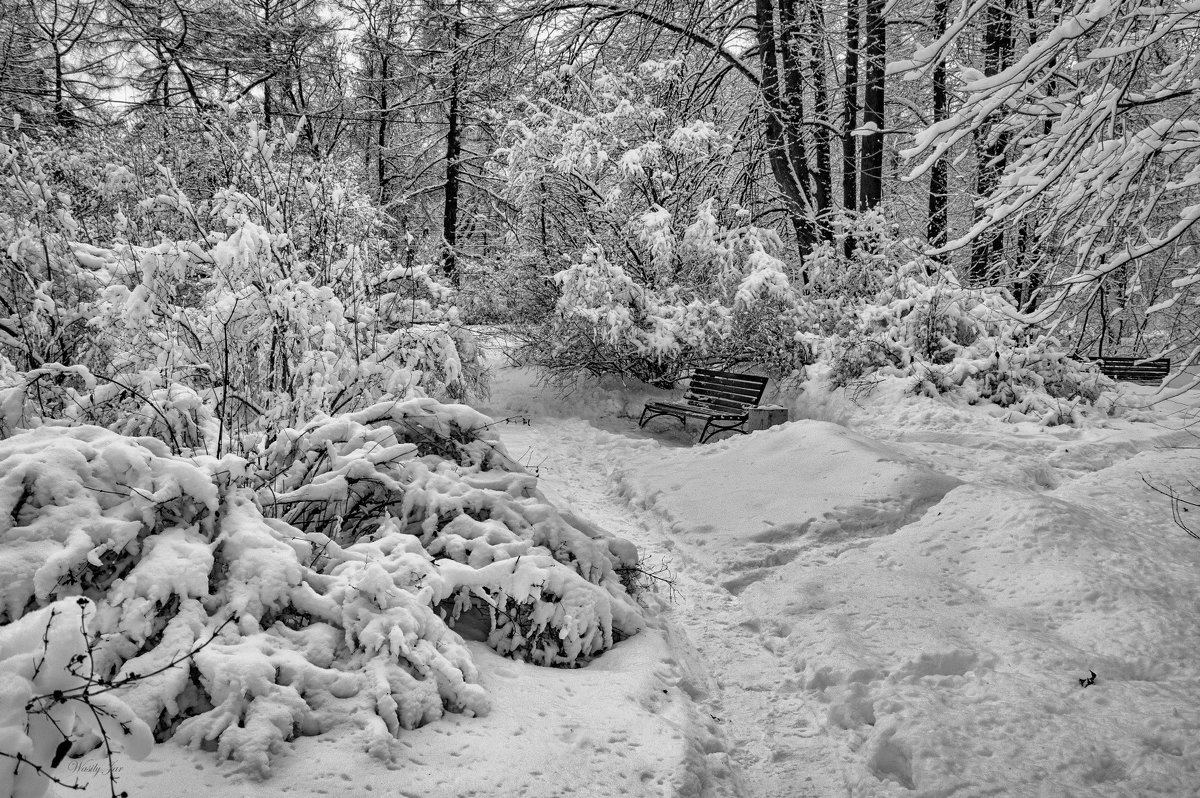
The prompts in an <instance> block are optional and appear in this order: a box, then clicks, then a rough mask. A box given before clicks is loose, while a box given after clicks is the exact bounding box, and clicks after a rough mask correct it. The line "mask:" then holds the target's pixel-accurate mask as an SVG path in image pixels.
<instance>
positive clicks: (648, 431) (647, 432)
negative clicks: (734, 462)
mask: <svg viewBox="0 0 1200 798" xmlns="http://www.w3.org/2000/svg"><path fill="white" fill-rule="evenodd" d="M588 423H589V424H591V425H592V426H593V427H595V428H596V429H601V430H604V431H605V432H608V433H610V434H612V435H619V436H621V437H623V438H629V439H630V440H648V441H655V442H656V443H659V444H661V445H663V446H666V447H669V448H672V449H687V448H689V447H691V446H694V445H695V444H696V438H698V437H699V436H700V429H699V428H698V427H697V428H695V429H692V428H689V429H688V430H686V431H685V430H684V429H683V427H682V426H681V425H680V423H679V422H678V421H676V420H675V419H671V418H663V419H657V418H656V419H652V420H651V421H649V422H647V424H646V426H644V427H638V423H637V419H636V418H632V417H626V416H604V417H602V418H591V419H588Z"/></svg>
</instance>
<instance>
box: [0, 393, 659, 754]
mask: <svg viewBox="0 0 1200 798" xmlns="http://www.w3.org/2000/svg"><path fill="white" fill-rule="evenodd" d="M0 551H2V552H3V556H2V557H0V639H2V640H6V639H7V637H4V636H5V635H9V634H10V632H9V631H8V630H10V629H16V628H20V629H26V626H28V625H29V624H30V623H32V624H33V625H34V626H36V627H38V629H37V638H36V639H37V640H41V637H40V635H41V632H40V629H41V627H44V626H45V623H44V622H43V620H44V619H43V620H39V619H38V618H39V617H40V616H37V615H36V614H37V613H38V612H44V608H47V607H53V606H59V605H60V604H61V603H62V602H64V601H67V602H68V603H70V602H72V601H74V599H73V598H72V597H81V598H82V599H85V600H86V601H87V602H90V603H89V604H88V605H87V606H88V607H89V609H88V613H89V614H88V616H87V618H86V619H84V623H85V626H86V629H87V634H88V635H89V636H91V637H92V639H93V640H94V641H95V642H94V644H93V645H92V646H91V648H90V652H89V662H90V663H91V667H92V668H93V674H94V676H93V678H94V679H96V680H98V681H101V682H115V683H116V684H117V685H119V689H115V690H113V691H112V695H113V696H114V697H116V698H119V699H120V700H121V701H122V702H124V704H125V705H127V706H128V707H129V708H130V710H131V712H132V713H133V715H134V716H136V717H137V718H138V719H140V722H141V723H144V724H145V725H146V727H148V728H149V729H151V730H153V732H154V736H155V738H156V739H159V740H162V739H167V738H173V739H175V740H177V741H180V742H185V743H189V744H192V745H197V746H199V745H210V744H211V745H215V747H216V750H217V752H218V754H219V755H220V756H222V757H231V758H234V759H236V760H239V761H240V762H241V763H243V765H244V767H245V768H246V769H247V771H248V772H251V773H258V774H264V773H266V772H267V769H268V766H269V761H270V758H271V756H272V755H275V754H278V753H279V752H280V750H281V746H282V744H283V743H284V742H285V741H287V740H290V739H292V738H293V737H295V736H297V735H305V734H317V733H320V732H322V731H324V730H326V729H328V728H330V726H331V725H333V724H334V723H336V722H340V721H341V720H343V719H349V722H350V723H351V724H352V725H353V726H354V727H357V729H358V730H359V732H358V733H359V734H360V735H361V741H362V745H363V747H364V748H365V749H367V750H370V751H372V752H374V753H375V754H377V755H380V756H388V755H389V753H390V751H391V742H390V741H391V740H393V739H394V738H395V736H396V735H397V734H398V733H399V732H400V730H402V729H406V728H412V727H414V726H417V725H420V724H422V723H426V722H428V721H430V720H433V719H436V718H438V717H441V716H442V714H443V713H444V712H461V713H466V714H474V715H477V714H483V713H485V712H487V711H488V706H489V700H488V697H487V695H486V694H485V692H484V691H483V689H482V688H481V687H480V686H479V684H478V680H477V673H476V670H475V666H474V664H473V662H472V659H471V656H470V652H469V650H468V648H467V647H466V646H465V645H464V642H463V640H462V638H461V637H460V636H459V635H458V634H457V633H455V632H454V631H453V626H454V625H455V623H456V622H457V621H459V620H460V619H462V618H463V617H464V615H467V614H469V615H472V616H474V617H476V618H483V619H485V620H486V622H487V626H486V628H487V629H488V635H487V639H488V642H489V643H490V644H491V645H492V646H493V647H494V648H496V649H497V650H498V651H500V652H502V653H505V654H509V655H512V656H517V657H522V658H525V659H528V660H530V661H533V662H536V663H540V664H546V665H559V666H568V667H570V666H577V665H580V664H582V663H584V662H586V661H587V660H588V659H590V658H591V657H594V656H596V655H597V654H599V653H601V652H602V651H604V650H605V649H607V648H609V647H611V646H612V645H613V644H614V643H615V642H616V641H618V640H619V639H621V638H622V637H624V636H626V635H629V634H632V633H634V632H636V631H637V630H638V629H640V628H641V626H642V619H641V616H640V613H639V610H638V608H637V606H636V604H635V603H634V601H633V600H632V599H631V598H630V597H629V596H628V595H627V594H626V592H625V590H624V588H623V587H622V584H621V580H620V578H619V576H618V575H617V569H619V568H627V567H630V566H632V565H635V564H636V562H637V552H636V550H635V549H634V547H633V546H632V545H631V544H629V543H627V542H624V541H621V540H618V539H616V538H612V537H611V536H609V535H607V534H606V533H604V532H602V531H600V530H598V529H595V528H593V527H590V526H587V525H583V524H581V523H579V522H578V521H576V520H574V519H573V518H571V517H569V516H564V515H563V514H561V513H559V512H558V511H557V510H555V509H554V508H553V507H552V506H551V505H550V504H549V503H548V502H547V501H546V500H545V499H544V497H543V496H542V495H541V494H540V493H539V491H538V490H537V485H536V478H534V477H532V476H530V475H529V474H526V473H524V472H523V471H521V470H520V469H519V468H517V467H516V466H515V465H514V464H513V463H512V461H511V460H510V459H509V458H508V456H507V455H506V454H505V452H504V450H503V447H502V446H501V445H500V443H499V441H498V440H497V438H496V437H495V434H494V433H493V432H492V431H491V421H490V420H489V419H487V418H486V417H484V416H481V415H480V414H478V413H477V412H475V411H473V410H471V409H470V408H468V407H466V406H463V405H444V404H441V403H439V402H437V401H435V400H432V399H419V398H418V399H409V400H405V401H390V402H384V403H381V404H377V405H374V406H371V407H368V408H365V409H363V410H361V411H358V412H356V413H351V414H345V415H342V416H337V417H325V418H318V419H316V420H314V421H312V422H310V423H309V424H308V425H306V426H304V427H302V428H297V429H285V430H283V431H281V432H280V433H279V434H278V435H277V436H275V438H274V440H273V441H272V442H270V443H269V444H263V445H261V446H260V447H259V448H258V450H257V451H256V452H255V453H254V455H253V457H251V458H250V459H246V458H244V457H240V456H236V455H225V456H223V457H220V458H217V457H213V456H203V455H202V456H197V457H192V458H188V457H182V456H180V455H178V454H175V453H173V452H172V450H171V448H170V447H169V446H167V445H166V444H165V443H163V442H162V441H160V440H158V439H156V438H152V437H132V436H127V435H120V434H118V433H116V432H113V431H110V430H106V429H102V428H100V427H95V426H72V427H56V426H41V427H39V428H36V429H33V430H29V431H24V432H19V433H17V434H15V435H12V436H11V437H9V438H7V439H5V440H3V441H0ZM92 604H94V612H93V610H92V609H91V606H92ZM30 617H34V618H35V619H34V620H33V621H29V620H28V619H29V618H30ZM17 624H22V625H21V626H20V627H18V626H17ZM30 628H32V627H30ZM75 628H76V631H77V633H78V629H79V623H78V619H77V621H76V625H75ZM26 631H28V630H26ZM11 634H17V633H16V632H12V633H11ZM20 634H22V635H25V637H28V635H27V634H26V633H25V632H21V633H20ZM22 639H24V638H22ZM4 651H5V654H4V656H5V657H7V656H8V648H7V646H6V647H5V649H4ZM189 652H194V655H192V656H188V654H189ZM35 653H36V652H35ZM73 653H75V652H72V655H73ZM0 667H2V666H0ZM4 689H5V690H8V688H7V687H5V688H4ZM4 695H8V693H7V692H6V693H4ZM21 706H22V707H23V706H24V704H21ZM114 706H115V705H114ZM4 707H5V713H4V715H3V716H0V717H2V720H3V722H2V723H0V751H3V752H4V753H6V754H11V755H15V754H16V753H17V752H18V751H24V750H25V749H24V748H18V747H16V746H20V745H25V746H28V745H29V744H28V743H24V742H21V739H19V735H18V732H19V730H20V729H23V728H25V726H24V724H25V723H26V722H27V721H26V719H25V717H24V714H23V713H20V712H16V711H15V710H13V709H12V708H11V707H9V706H8V705H7V704H5V705H4ZM114 711H115V710H114ZM14 729H15V730H14ZM21 733H24V732H21ZM67 736H71V737H72V738H73V739H74V738H76V737H78V738H79V746H81V747H84V748H86V747H87V746H88V744H89V741H90V742H91V744H95V743H96V742H97V741H98V738H95V737H91V738H89V737H88V736H87V735H71V734H70V732H69V730H68V731H67ZM22 739H23V738H22ZM59 739H60V740H61V739H62V738H61V737H60V738H59ZM5 741H11V743H12V746H13V747H12V748H11V749H10V748H9V747H6V746H5V745H4V744H3V743H4V742H5ZM38 745H41V746H42V748H37V749H36V750H34V749H30V754H31V755H35V754H36V755H37V756H38V757H41V758H40V759H38V760H35V761H36V762H37V764H39V766H41V767H48V766H49V763H50V761H51V760H50V758H49V757H45V756H44V754H45V751H44V750H43V748H44V743H40V742H39V743H38Z"/></svg>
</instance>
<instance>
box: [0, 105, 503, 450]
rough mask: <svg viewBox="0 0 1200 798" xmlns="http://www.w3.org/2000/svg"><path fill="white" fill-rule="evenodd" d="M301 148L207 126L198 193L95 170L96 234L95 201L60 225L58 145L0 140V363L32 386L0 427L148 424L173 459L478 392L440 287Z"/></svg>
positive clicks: (478, 378)
mask: <svg viewBox="0 0 1200 798" xmlns="http://www.w3.org/2000/svg"><path fill="white" fill-rule="evenodd" d="M297 136H298V131H297V132H292V133H288V134H286V135H284V134H279V135H274V136H273V135H270V134H269V133H268V132H267V131H263V130H259V129H258V128H257V127H255V126H253V125H251V126H250V130H249V135H248V136H247V137H246V138H245V140H244V141H242V142H238V143H237V144H236V146H235V145H234V143H233V142H230V141H226V140H224V139H219V138H218V137H216V136H214V135H209V134H206V136H205V137H203V141H204V142H206V143H205V144H204V146H206V147H208V148H209V149H213V150H215V151H218V152H224V153H225V155H226V156H228V157H227V158H226V160H227V161H229V162H230V166H229V167H228V169H227V173H226V174H225V178H226V179H227V180H228V181H229V183H228V184H227V185H224V186H217V187H211V193H210V194H208V195H205V196H191V195H189V194H188V193H187V192H186V191H184V190H183V189H182V188H181V184H180V179H179V177H178V176H177V175H176V174H175V173H174V172H172V171H171V170H170V169H168V168H167V167H166V166H165V165H163V164H158V165H157V168H156V169H155V170H154V171H153V172H152V173H150V174H145V173H135V172H132V171H131V170H130V169H129V168H128V167H126V166H124V165H113V164H108V166H109V167H111V168H110V169H108V170H107V172H111V173H112V174H110V175H109V177H111V178H112V179H111V180H109V183H111V184H112V185H113V186H114V187H115V188H113V190H112V191H110V192H107V193H105V192H106V191H107V190H104V191H101V195H102V198H103V199H104V200H105V202H106V203H107V204H106V205H105V206H104V207H105V208H107V210H108V212H109V214H110V216H115V217H117V222H112V221H111V219H110V222H111V223H109V224H101V223H99V222H98V221H97V218H98V216H99V215H100V214H99V211H97V210H96V208H95V207H93V206H94V205H95V202H91V201H90V200H89V202H88V203H85V204H86V206H87V210H88V213H89V214H91V215H90V216H88V217H87V218H86V219H85V222H86V223H85V222H81V221H80V220H79V219H76V218H75V216H74V215H73V210H74V209H75V208H76V206H77V205H79V204H80V203H76V202H75V200H74V199H73V198H72V196H71V194H69V193H67V192H66V191H63V190H61V189H63V188H64V187H66V188H76V189H78V187H79V185H80V184H81V183H82V182H83V181H82V180H80V179H77V176H76V177H71V179H68V178H67V177H63V175H64V174H66V175H68V176H74V175H76V172H77V171H79V170H75V171H72V170H66V171H65V172H64V170H63V169H59V168H57V166H58V161H65V162H67V163H68V164H70V163H74V161H72V160H71V159H70V158H65V157H64V154H63V153H62V152H61V151H60V150H58V149H53V148H50V149H47V148H46V147H44V146H42V145H37V144H34V143H31V142H30V141H28V140H27V139H23V138H21V139H16V140H0V165H2V167H3V171H2V172H0V179H2V180H3V181H4V182H3V185H2V186H0V195H2V196H0V246H2V247H4V248H5V250H6V251H7V253H8V257H6V258H4V259H2V260H0V272H2V273H0V283H3V284H5V285H7V286H10V287H13V289H14V290H13V292H12V293H11V295H10V296H11V299H10V301H8V302H6V303H5V305H4V306H2V307H0V313H3V314H5V315H0V354H3V355H6V356H7V357H8V358H9V359H10V360H11V361H12V363H13V364H14V365H15V367H16V368H17V369H19V370H20V371H21V372H23V373H24V374H25V378H24V394H23V395H22V394H21V392H20V390H17V389H18V388H19V385H18V382H19V381H16V380H14V381H8V382H6V383H4V384H0V385H3V387H2V388H0V389H2V390H5V394H4V396H5V399H6V403H5V419H6V423H7V424H8V426H9V427H10V428H11V427H13V426H14V425H15V426H23V427H29V426H33V425H36V424H38V423H42V421H43V420H45V419H63V418H69V419H70V420H71V421H72V422H74V423H94V424H100V425H103V426H105V427H109V428H111V429H116V430H123V429H127V428H128V429H131V431H132V428H133V427H137V426H138V425H141V426H142V427H144V430H145V431H146V432H149V433H150V434H154V435H161V436H163V439H164V440H166V441H168V442H169V443H171V445H172V446H173V447H174V448H175V449H176V451H193V450H196V451H210V452H212V451H216V450H217V449H220V450H221V451H229V450H230V449H231V448H237V447H238V445H239V442H240V441H241V440H242V438H243V437H245V436H246V435H249V434H254V433H262V432H264V431H266V430H271V429H273V428H275V427H277V426H280V425H284V426H290V425H295V424H297V423H300V422H302V421H303V420H305V419H307V418H310V417H312V416H313V415H314V414H316V413H321V412H341V411H345V410H352V409H358V408H362V407H366V406H369V405H370V404H372V403H374V402H375V401H378V400H379V399H381V398H384V397H388V396H391V397H403V396H407V395H416V394H421V395H424V394H426V393H428V394H432V395H442V396H448V397H451V398H456V399H461V398H463V397H464V396H466V395H467V394H469V393H472V392H474V393H480V392H482V391H483V390H484V379H483V374H484V370H483V365H482V359H481V357H480V355H479V352H478V351H477V349H476V347H475V345H474V341H473V337H472V336H471V335H470V334H469V333H468V332H467V331H466V330H465V329H464V328H463V327H462V325H461V324H459V323H458V318H457V314H456V311H455V309H454V306H453V301H454V300H453V295H452V294H451V293H450V292H448V291H446V290H445V289H443V288H442V287H440V286H437V285H436V283H435V282H434V281H433V280H432V278H430V277H429V275H428V274H427V272H423V271H420V270H419V269H414V268H413V267H407V271H406V267H398V266H396V265H395V264H393V263H391V262H390V261H389V260H388V258H389V257H390V254H389V253H390V245H389V244H388V243H387V242H386V241H385V240H384V239H383V238H382V224H383V219H382V217H381V216H380V214H379V213H378V212H377V211H376V210H375V209H374V208H373V207H372V206H371V205H370V203H369V202H368V201H367V200H366V198H365V197H364V196H363V195H362V194H361V193H359V192H356V191H355V190H354V189H353V188H352V187H351V185H350V183H349V182H348V181H347V179H346V177H345V175H344V174H340V173H339V169H341V166H342V165H339V164H337V163H334V162H327V163H315V162H311V161H309V160H308V159H307V158H306V157H305V156H304V154H303V148H301V147H297ZM55 159H58V161H56V160H55ZM76 160H78V159H76ZM93 160H94V159H92V160H87V162H86V164H85V166H87V167H88V168H89V169H90V170H91V173H94V172H96V167H95V164H94V163H93ZM89 165H90V166H89ZM79 169H80V170H83V171H84V172H87V169H84V167H80V168H79ZM210 177H211V176H210ZM187 182H188V184H189V185H195V184H196V181H194V180H189V181H187ZM202 184H203V183H202ZM105 185H107V184H105ZM134 189H138V190H139V191H140V192H141V193H135V192H134ZM98 196H100V195H98ZM121 220H124V221H121ZM149 231H153V232H149ZM98 236H109V237H107V238H101V237H98ZM145 239H148V240H145ZM406 274H407V276H408V282H410V283H413V284H414V285H415V284H416V283H418V282H420V283H422V286H421V287H422V290H423V291H425V292H426V294H427V296H422V299H421V302H420V306H419V308H418V306H417V304H416V303H413V302H411V301H409V297H410V293H409V291H408V290H407V289H406V288H405V286H404V285H402V283H404V282H405V275H406ZM406 302H407V305H408V306H411V307H408V308H406V306H405V303H406ZM406 309H407V310H408V311H409V312H405V310H406ZM417 310H420V313H417V312H416V311H417ZM418 316H419V318H418ZM72 370H73V371H72ZM9 422H11V423H9ZM130 425H132V427H131V426H130Z"/></svg>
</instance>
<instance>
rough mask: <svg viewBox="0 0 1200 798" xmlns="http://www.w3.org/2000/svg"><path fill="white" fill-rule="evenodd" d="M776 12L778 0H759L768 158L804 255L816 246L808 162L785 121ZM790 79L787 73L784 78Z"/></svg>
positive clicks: (756, 4) (757, 1) (785, 110)
mask: <svg viewBox="0 0 1200 798" xmlns="http://www.w3.org/2000/svg"><path fill="white" fill-rule="evenodd" d="M784 2H789V0H784ZM775 13H776V8H775V3H774V0H755V21H756V23H757V37H758V51H759V59H760V63H761V68H762V79H761V89H762V97H763V106H764V109H763V111H764V115H765V117H766V118H765V132H766V146H767V158H768V161H769V162H770V165H771V174H772V175H773V176H774V178H775V182H776V184H777V185H778V186H779V189H780V193H781V194H782V195H783V200H784V203H785V205H786V207H787V212H788V216H789V217H790V219H791V222H792V228H793V230H795V233H796V245H797V249H798V250H799V253H800V255H801V257H803V256H804V255H807V254H808V253H809V252H810V251H811V250H812V246H813V242H814V235H813V226H812V220H811V218H810V217H809V214H808V207H809V205H810V203H809V201H808V196H807V194H806V187H805V185H804V183H803V182H801V179H800V178H801V175H800V172H801V171H803V172H807V162H806V161H804V160H803V148H802V146H801V147H800V148H797V147H796V145H795V143H794V142H792V141H790V139H791V138H793V137H790V136H789V135H788V133H789V131H788V129H787V125H786V124H785V120H787V119H788V117H789V114H788V108H787V107H786V105H785V101H784V97H783V91H784V90H785V86H784V85H783V81H781V76H780V68H779V55H780V52H779V35H778V34H779V28H778V27H777V26H776V24H775ZM789 52H790V51H789ZM786 79H787V78H786V76H784V78H783V80H786Z"/></svg>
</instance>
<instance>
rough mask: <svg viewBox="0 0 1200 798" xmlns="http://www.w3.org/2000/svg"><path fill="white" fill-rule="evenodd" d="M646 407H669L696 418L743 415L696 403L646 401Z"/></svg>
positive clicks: (726, 417) (727, 417) (742, 414)
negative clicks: (700, 405)
mask: <svg viewBox="0 0 1200 798" xmlns="http://www.w3.org/2000/svg"><path fill="white" fill-rule="evenodd" d="M646 407H649V408H658V407H666V408H670V409H671V410H679V411H680V412H683V413H688V414H689V415H693V416H695V417H696V418H721V419H734V418H741V417H742V416H744V415H745V413H744V412H733V413H730V412H726V411H724V410H719V409H717V408H712V409H709V408H706V407H698V406H696V405H687V404H683V403H682V402H647V403H646Z"/></svg>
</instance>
